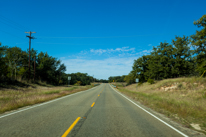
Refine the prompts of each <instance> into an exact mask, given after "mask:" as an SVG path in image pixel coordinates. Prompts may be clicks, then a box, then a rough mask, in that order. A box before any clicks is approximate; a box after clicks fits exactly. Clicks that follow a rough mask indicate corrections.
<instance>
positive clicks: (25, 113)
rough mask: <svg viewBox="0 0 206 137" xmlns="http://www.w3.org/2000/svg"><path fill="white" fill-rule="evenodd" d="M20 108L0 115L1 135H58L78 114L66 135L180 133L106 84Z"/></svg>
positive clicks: (154, 135) (105, 136)
mask: <svg viewBox="0 0 206 137" xmlns="http://www.w3.org/2000/svg"><path fill="white" fill-rule="evenodd" d="M98 95H99V96H98ZM92 104H93V105H92ZM20 111H21V112H19V110H16V111H13V112H9V113H6V114H2V115H0V137H30V136H31V137H33V136H34V137H61V136H62V135H63V134H65V132H66V131H67V130H68V129H69V127H70V126H71V125H72V124H73V123H74V121H75V120H76V119H77V118H78V117H81V118H80V120H79V121H78V122H77V124H76V125H75V126H74V127H73V128H72V130H71V131H70V132H69V134H68V135H67V136H75V137H161V136H162V137H169V136H171V137H179V136H183V135H181V133H178V131H175V130H174V129H172V128H171V127H169V126H168V125H166V124H165V123H163V122H161V121H160V120H158V119H156V118H154V117H153V116H151V115H150V114H148V113H147V112H145V111H143V110H142V109H141V108H139V107H137V106H136V105H135V104H133V103H132V102H131V101H129V100H128V99H126V98H125V97H123V96H122V95H120V94H119V93H117V92H116V91H115V90H113V89H112V87H111V86H110V85H109V84H101V85H100V86H97V87H94V88H92V89H89V90H87V91H82V92H78V93H77V94H73V95H69V96H66V97H63V98H61V99H58V100H54V101H51V102H49V103H44V104H41V105H34V106H32V107H31V106H30V107H27V108H23V109H20Z"/></svg>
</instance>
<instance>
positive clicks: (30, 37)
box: [25, 31, 36, 80]
mask: <svg viewBox="0 0 206 137" xmlns="http://www.w3.org/2000/svg"><path fill="white" fill-rule="evenodd" d="M25 33H29V36H28V35H27V36H26V37H28V38H29V80H30V74H31V70H30V58H31V53H30V48H31V39H35V37H32V36H31V34H32V33H36V32H31V31H30V32H25Z"/></svg>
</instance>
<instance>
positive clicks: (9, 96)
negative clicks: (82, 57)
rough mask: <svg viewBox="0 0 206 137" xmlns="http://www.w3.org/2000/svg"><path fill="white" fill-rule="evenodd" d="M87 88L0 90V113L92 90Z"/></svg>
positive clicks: (35, 86)
mask: <svg viewBox="0 0 206 137" xmlns="http://www.w3.org/2000/svg"><path fill="white" fill-rule="evenodd" d="M92 87H93V86H92V85H87V86H70V87H66V86H56V87H55V86H46V87H45V86H38V85H32V86H29V87H27V88H25V87H18V88H17V87H15V89H13V88H12V89H1V90H0V113H4V112H6V111H10V110H14V109H18V108H21V107H24V106H28V105H33V104H37V103H42V102H45V101H49V100H52V99H55V98H58V97H62V96H65V95H69V94H72V93H76V92H79V91H82V90H87V89H89V88H92Z"/></svg>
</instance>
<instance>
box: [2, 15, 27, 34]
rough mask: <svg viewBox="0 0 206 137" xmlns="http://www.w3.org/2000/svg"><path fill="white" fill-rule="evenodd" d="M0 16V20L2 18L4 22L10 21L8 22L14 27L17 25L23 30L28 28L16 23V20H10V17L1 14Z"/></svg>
mask: <svg viewBox="0 0 206 137" xmlns="http://www.w3.org/2000/svg"><path fill="white" fill-rule="evenodd" d="M0 18H1V19H2V20H4V21H5V22H7V23H10V24H12V25H14V26H15V27H18V28H20V29H22V30H24V31H25V30H28V28H26V27H24V26H23V25H21V24H19V23H16V22H14V21H12V20H11V19H8V18H6V17H4V16H2V15H1V14H0Z"/></svg>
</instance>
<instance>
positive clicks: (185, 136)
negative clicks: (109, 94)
mask: <svg viewBox="0 0 206 137" xmlns="http://www.w3.org/2000/svg"><path fill="white" fill-rule="evenodd" d="M110 87H111V88H112V89H113V90H114V91H116V92H117V93H118V94H120V95H121V96H123V97H124V98H126V99H127V100H129V101H130V102H131V103H133V104H134V105H136V106H137V107H139V108H140V109H142V110H144V111H145V112H147V113H148V114H150V115H151V116H153V117H154V118H156V119H157V120H159V121H161V122H162V123H164V124H165V125H167V126H168V127H170V128H172V129H173V130H175V131H176V132H178V133H180V134H181V135H183V136H184V137H188V136H187V135H185V134H184V133H182V132H181V131H179V130H177V129H176V128H174V127H173V126H171V125H169V124H168V123H166V122H164V121H163V120H161V119H160V118H158V117H156V116H155V115H153V114H152V113H150V112H149V111H147V110H145V109H144V108H142V107H141V106H139V105H137V104H136V103H134V102H133V101H132V100H130V99H128V98H127V97H126V96H124V95H123V94H121V93H119V92H118V91H117V90H116V89H114V88H113V87H112V86H111V85H110Z"/></svg>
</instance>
